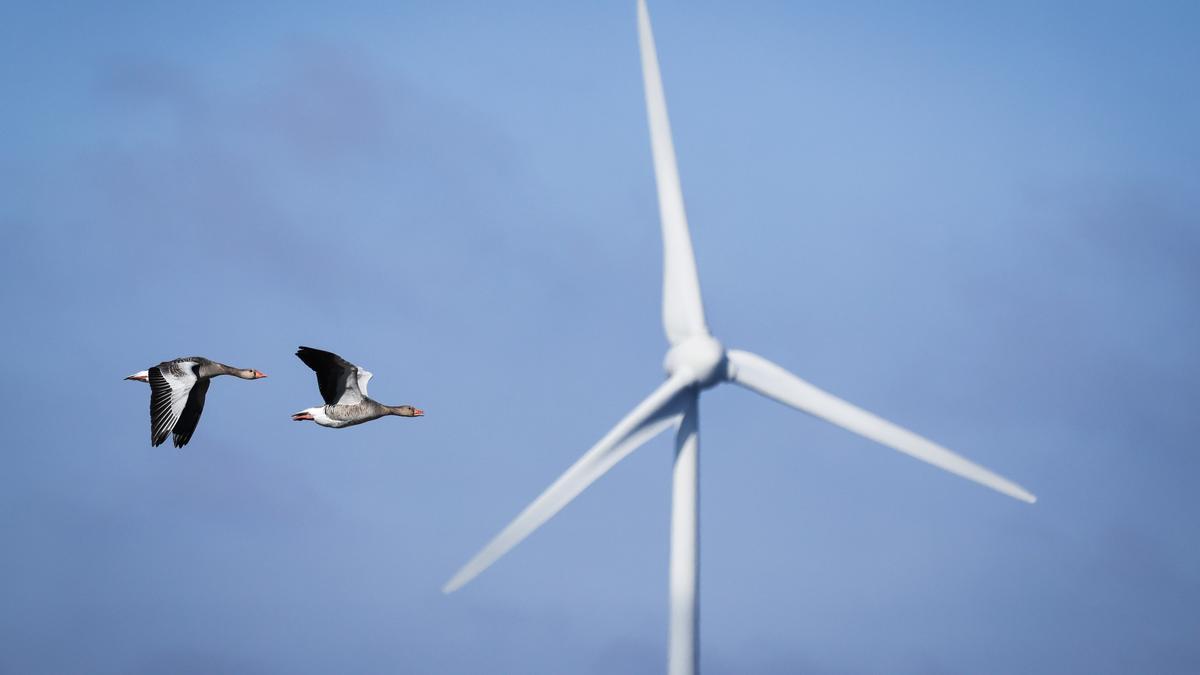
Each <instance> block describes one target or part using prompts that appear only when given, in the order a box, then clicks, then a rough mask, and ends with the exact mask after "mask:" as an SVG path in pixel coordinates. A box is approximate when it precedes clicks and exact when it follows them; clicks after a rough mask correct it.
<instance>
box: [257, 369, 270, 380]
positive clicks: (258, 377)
mask: <svg viewBox="0 0 1200 675" xmlns="http://www.w3.org/2000/svg"><path fill="white" fill-rule="evenodd" d="M266 376H267V374H266V373H264V372H263V371H261V370H256V371H254V379H256V380H261V379H263V378H264V377H266Z"/></svg>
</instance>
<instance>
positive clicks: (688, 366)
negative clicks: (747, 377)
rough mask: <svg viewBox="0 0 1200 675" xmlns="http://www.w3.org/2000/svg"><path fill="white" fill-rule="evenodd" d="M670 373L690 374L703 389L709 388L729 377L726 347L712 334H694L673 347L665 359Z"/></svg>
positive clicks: (664, 366)
mask: <svg viewBox="0 0 1200 675" xmlns="http://www.w3.org/2000/svg"><path fill="white" fill-rule="evenodd" d="M663 369H664V370H666V371H667V374H668V375H672V376H674V375H678V374H682V373H687V374H689V375H690V376H691V377H692V378H693V379H694V380H695V382H696V384H698V385H699V386H700V388H701V389H708V388H709V387H712V386H715V385H717V384H718V383H720V382H724V381H725V380H726V379H728V377H729V362H728V361H727V360H726V358H725V347H724V345H722V344H721V343H720V342H719V341H718V340H717V339H716V338H714V337H713V336H711V335H693V336H692V337H690V338H688V339H686V340H684V341H683V342H680V343H679V344H677V345H675V346H674V347H671V349H670V350H669V351H668V352H667V356H666V358H664V359H663Z"/></svg>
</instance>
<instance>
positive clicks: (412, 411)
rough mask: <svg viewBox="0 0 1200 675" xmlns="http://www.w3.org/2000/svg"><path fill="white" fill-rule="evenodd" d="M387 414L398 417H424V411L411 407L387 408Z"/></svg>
mask: <svg viewBox="0 0 1200 675" xmlns="http://www.w3.org/2000/svg"><path fill="white" fill-rule="evenodd" d="M388 412H389V413H391V414H393V415H399V416H400V417H424V416H425V411H424V410H421V409H420V408H414V407H412V406H411V405H397V406H389V407H388Z"/></svg>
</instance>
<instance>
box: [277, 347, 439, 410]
mask: <svg viewBox="0 0 1200 675" xmlns="http://www.w3.org/2000/svg"><path fill="white" fill-rule="evenodd" d="M296 356H298V357H300V360H301V361H303V362H304V365H306V366H308V367H309V368H312V369H313V371H314V372H315V373H316V374H317V387H319V388H320V390H321V398H323V399H325V405H323V406H319V407H316V408H306V409H304V410H301V411H300V412H298V413H295V414H293V415H292V419H293V420H295V421H297V422H301V421H305V420H311V421H313V422H316V423H317V424H320V425H321V426H323V427H331V428H333V429H341V428H342V427H350V426H354V425H355V424H362V423H363V422H370V421H371V420H374V419H379V418H380V417H384V416H386V415H398V416H400V417H421V416H422V415H424V414H425V411H423V410H419V409H417V408H414V407H412V406H411V405H397V406H391V405H383V404H382V403H379V402H378V401H375V400H372V399H371V398H369V397H368V396H367V382H368V381H369V380H370V379H371V373H369V372H367V371H366V370H364V369H362V368H359V367H358V366H356V365H354V364H353V363H350V362H349V361H347V360H346V359H343V358H342V357H340V356H338V355H337V354H334V353H333V352H327V351H323V350H320V349H313V348H312V347H301V348H300V350H299V351H297V352H296Z"/></svg>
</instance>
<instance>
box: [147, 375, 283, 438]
mask: <svg viewBox="0 0 1200 675" xmlns="http://www.w3.org/2000/svg"><path fill="white" fill-rule="evenodd" d="M218 375H233V376H234V377H240V378H242V379H243V380H259V379H262V378H264V377H266V375H264V374H262V372H260V371H257V370H253V369H250V368H234V367H233V366H227V365H225V364H224V363H217V362H216V361H210V360H208V359H206V358H204V357H203V356H184V357H182V358H178V359H172V360H171V361H163V362H162V363H160V364H158V365H157V366H154V367H153V368H150V369H147V370H142V371H138V372H136V373H134V374H132V375H130V376H129V377H127V378H125V379H127V380H136V381H138V382H147V383H149V384H150V445H152V446H155V447H157V446H159V445H161V444H162V442H163V441H165V440H167V436H168V435H173V436H174V438H173V439H172V440H173V441H174V443H175V447H177V448H182V447H183V446H185V445H187V442H188V441H189V440H191V438H192V434H193V433H195V431H196V425H197V424H199V423H200V413H202V412H204V396H205V395H206V394H207V393H208V384H209V381H210V380H212V378H214V377H216V376H218Z"/></svg>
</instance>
